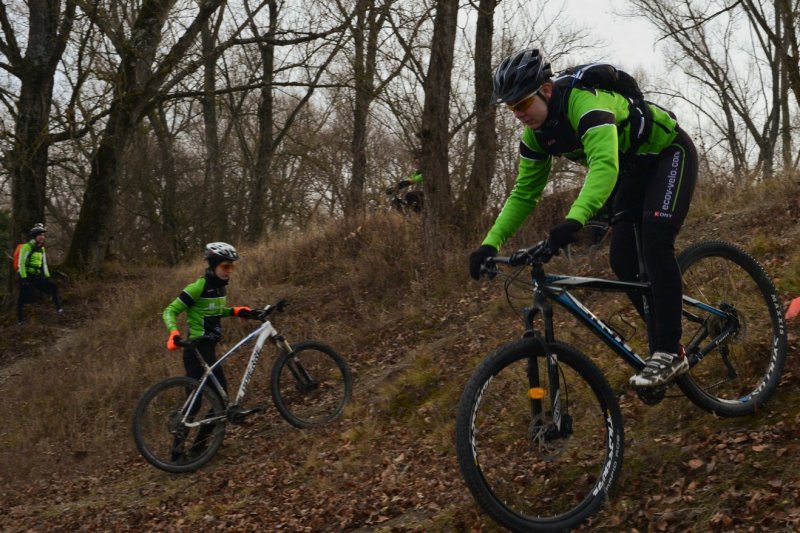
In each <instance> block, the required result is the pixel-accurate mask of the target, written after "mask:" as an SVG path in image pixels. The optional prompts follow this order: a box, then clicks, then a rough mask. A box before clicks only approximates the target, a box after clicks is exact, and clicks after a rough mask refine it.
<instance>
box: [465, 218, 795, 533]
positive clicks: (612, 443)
mask: <svg viewBox="0 0 800 533" xmlns="http://www.w3.org/2000/svg"><path fill="white" fill-rule="evenodd" d="M638 239H639V235H638V229H637V242H640V241H639V240H638ZM638 249H639V250H641V247H639V248H638ZM639 256H640V257H641V252H639ZM550 257H551V254H550V252H549V250H548V249H547V245H546V243H545V242H544V241H543V242H541V243H539V244H537V245H536V246H534V247H532V248H528V249H524V250H520V251H518V252H515V253H514V254H512V255H511V256H510V257H494V258H490V259H488V260H487V261H486V263H485V264H484V269H485V270H484V271H485V272H487V273H488V274H489V276H490V277H493V276H494V275H495V274H498V273H499V272H498V268H497V265H509V266H518V267H519V268H518V269H517V270H516V271H515V272H514V273H512V274H510V275H506V280H507V281H506V291H508V289H509V287H510V286H511V285H512V284H515V283H523V281H522V280H520V279H519V274H520V273H521V272H523V271H524V270H527V269H530V272H531V279H532V291H533V305H532V306H531V307H530V308H529V309H526V314H525V324H526V330H525V333H524V334H523V336H522V338H521V339H519V340H517V341H514V342H512V343H510V344H507V345H505V346H502V347H500V348H499V349H497V350H496V351H495V352H493V353H492V354H490V355H489V356H488V357H487V358H486V359H484V360H483V361H482V363H481V364H480V365H479V366H478V368H477V369H476V370H475V372H474V373H473V375H472V377H471V378H470V380H469V382H468V383H467V385H466V387H465V389H464V391H463V393H462V396H461V400H460V402H459V405H458V414H457V420H456V452H457V455H458V462H459V466H460V469H461V474H462V476H463V478H464V480H465V481H466V483H467V486H468V487H469V489H470V491H471V492H472V495H473V497H474V498H475V500H476V501H477V502H478V503H479V504H480V506H481V507H482V508H483V509H484V510H485V511H486V512H487V513H488V514H489V515H490V516H491V517H492V518H493V519H494V520H496V521H497V522H499V523H500V524H502V525H503V526H505V527H507V528H510V529H512V530H515V531H548V532H550V531H560V530H567V529H571V528H574V527H576V526H577V525H578V524H580V523H581V522H582V521H584V520H585V519H586V518H588V517H589V516H590V515H592V514H593V513H595V512H596V511H597V510H598V509H599V508H600V506H601V505H602V503H603V502H604V500H605V499H606V498H607V497H608V494H609V493H610V492H611V491H612V489H613V488H614V486H615V484H616V482H617V479H618V477H619V474H620V470H621V468H622V460H623V448H624V438H623V424H622V414H621V412H620V408H619V404H618V401H617V396H616V394H615V393H614V391H613V390H612V388H611V386H610V385H609V383H608V381H607V380H606V378H605V376H604V375H603V373H602V372H601V371H600V369H599V368H598V367H597V366H596V365H595V364H594V363H593V362H592V361H591V360H590V359H589V358H588V357H587V356H586V355H584V354H583V353H581V352H580V351H578V350H577V349H575V348H574V347H571V346H569V345H567V344H564V343H562V342H559V341H557V340H556V336H555V332H554V328H553V310H552V306H551V302H555V303H556V304H558V305H560V306H562V307H563V308H564V309H566V310H567V311H569V312H570V313H571V314H572V315H573V316H575V317H576V318H577V319H578V321H579V322H581V323H582V324H583V325H585V326H586V327H587V328H588V329H589V330H590V331H591V332H592V333H594V334H595V335H597V336H598V337H600V339H602V340H603V341H604V342H605V344H607V345H608V346H609V347H610V348H611V349H612V350H613V351H614V352H616V353H617V354H618V355H619V356H620V357H622V359H623V360H625V362H627V363H628V364H629V365H630V366H631V367H632V368H633V369H634V370H635V371H639V370H640V369H641V368H642V367H643V366H644V364H645V363H644V360H643V359H642V357H640V356H639V355H638V354H637V353H636V352H635V351H634V350H633V349H632V348H631V347H630V346H628V344H627V343H626V342H625V340H623V339H622V337H621V336H620V335H619V334H618V333H617V332H616V331H615V330H614V329H613V328H611V327H609V326H608V325H606V324H605V323H604V322H603V321H602V320H600V319H599V318H598V317H597V316H595V315H594V314H593V313H592V312H591V311H590V310H589V309H587V308H586V307H585V306H584V305H583V304H582V303H581V302H579V301H578V300H577V299H576V298H575V297H574V296H573V295H572V294H570V290H571V289H578V288H580V289H589V290H599V291H620V292H624V291H628V292H630V291H634V292H638V293H640V294H642V296H643V297H644V298H645V311H646V312H645V321H646V322H647V323H648V325H649V322H650V316H649V312H647V309H648V308H647V304H646V302H647V299H648V298H649V294H650V284H649V283H647V282H646V281H641V282H634V283H626V282H622V281H611V280H605V279H596V278H582V277H571V276H561V275H549V274H546V273H545V270H544V264H545V263H546V262H547V261H548V260H549V259H550ZM678 262H679V265H680V268H681V271H682V276H683V284H684V291H685V293H684V295H683V332H684V336H683V339H682V341H681V342H682V343H683V344H684V347H685V350H686V355H687V357H688V358H689V363H690V369H689V371H688V372H687V373H686V374H683V375H682V376H679V377H678V378H677V379H676V383H677V385H678V386H679V387H680V389H681V390H682V391H683V393H684V394H685V395H686V396H687V397H688V398H689V399H691V401H692V402H694V403H695V404H696V405H698V406H699V407H701V408H702V409H705V410H707V411H709V412H712V413H714V414H716V415H719V416H726V417H733V416H743V415H748V414H751V413H754V412H756V411H757V410H758V409H759V407H760V406H761V405H762V404H763V403H764V402H765V401H767V399H768V398H769V397H770V396H771V395H772V393H773V392H774V391H775V388H776V387H777V385H778V382H779V380H780V377H781V373H782V371H783V367H784V363H785V359H786V342H787V341H786V323H785V321H784V317H783V313H782V305H781V302H780V299H779V297H778V294H777V292H776V290H775V287H774V286H773V284H772V281H771V280H770V278H769V276H768V275H767V274H766V272H765V271H764V269H763V268H762V267H761V265H759V263H758V262H757V261H756V260H755V259H753V258H752V257H751V256H750V255H748V254H747V253H746V252H745V251H743V250H742V249H740V248H738V247H736V246H734V245H731V244H728V243H725V242H721V241H706V242H701V243H698V244H695V245H693V246H691V247H689V248H688V249H686V250H684V251H683V252H682V253H681V254H680V255H679V257H678ZM639 264H640V271H642V272H643V271H644V268H643V266H642V265H643V263H642V261H641V259H640V262H639ZM640 279H644V276H643V275H642V277H641V278H640ZM525 285H526V286H530V285H528V283H525ZM537 317H541V318H542V321H543V331H539V330H536V329H534V319H535V318H537ZM648 330H649V331H650V330H651V328H648ZM668 386H669V385H665V386H660V387H651V388H639V389H636V392H637V394H638V395H639V397H640V398H641V399H642V400H643V401H644V402H645V403H647V404H650V405H653V404H656V403H658V402H659V401H661V400H662V399H663V398H664V396H665V393H666V390H667V388H668Z"/></svg>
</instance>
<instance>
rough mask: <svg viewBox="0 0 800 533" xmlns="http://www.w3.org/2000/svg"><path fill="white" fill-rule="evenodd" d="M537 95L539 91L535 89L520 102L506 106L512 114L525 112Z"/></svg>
mask: <svg viewBox="0 0 800 533" xmlns="http://www.w3.org/2000/svg"><path fill="white" fill-rule="evenodd" d="M538 94H539V89H536V90H535V91H534V92H532V93H531V94H529V95H528V96H526V97H525V98H523V99H522V100H518V101H517V102H516V103H514V104H506V107H508V108H509V109H510V110H511V111H512V112H514V113H516V112H517V111H525V110H527V109H528V108H529V107H530V106H531V104H532V103H533V99H534V98H536V96H537V95H538Z"/></svg>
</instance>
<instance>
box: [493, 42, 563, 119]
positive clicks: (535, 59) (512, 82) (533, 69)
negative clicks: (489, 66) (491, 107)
mask: <svg viewBox="0 0 800 533" xmlns="http://www.w3.org/2000/svg"><path fill="white" fill-rule="evenodd" d="M552 76H553V70H552V69H551V68H550V62H549V61H547V59H545V57H544V56H543V55H542V54H541V53H540V52H539V50H538V49H536V48H528V49H526V50H520V51H519V52H514V53H513V54H511V55H510V56H508V57H507V58H505V59H504V60H503V62H502V63H500V65H498V66H497V69H496V70H495V71H494V92H493V94H492V104H495V105H497V104H501V103H503V102H506V103H509V102H516V101H517V100H519V99H521V98H523V97H525V96H528V95H529V94H531V93H533V92H534V91H536V90H537V89H538V88H539V87H540V86H541V85H542V83H544V82H545V81H547V80H549V79H550V78H551V77H552Z"/></svg>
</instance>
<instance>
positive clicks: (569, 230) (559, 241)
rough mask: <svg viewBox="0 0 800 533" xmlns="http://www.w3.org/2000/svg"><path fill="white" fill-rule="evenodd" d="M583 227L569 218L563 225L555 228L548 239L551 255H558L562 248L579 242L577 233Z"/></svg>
mask: <svg viewBox="0 0 800 533" xmlns="http://www.w3.org/2000/svg"><path fill="white" fill-rule="evenodd" d="M582 227H583V224H581V223H580V222H578V221H577V220H572V219H571V218H567V219H565V220H564V222H562V223H561V224H558V225H557V226H554V227H553V229H551V230H550V235H549V236H548V237H547V247H548V248H550V253H552V254H553V255H558V254H559V251H560V250H561V249H562V248H566V247H567V246H569V245H570V244H572V243H573V242H575V241H577V240H578V236H577V233H578V232H579V231H580V229H581V228H582Z"/></svg>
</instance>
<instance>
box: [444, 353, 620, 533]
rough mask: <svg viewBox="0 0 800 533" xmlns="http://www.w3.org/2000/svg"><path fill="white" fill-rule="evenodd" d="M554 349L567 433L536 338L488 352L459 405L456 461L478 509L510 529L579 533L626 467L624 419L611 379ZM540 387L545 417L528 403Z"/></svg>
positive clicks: (573, 355) (574, 356) (585, 361)
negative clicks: (557, 418)
mask: <svg viewBox="0 0 800 533" xmlns="http://www.w3.org/2000/svg"><path fill="white" fill-rule="evenodd" d="M550 350H552V352H553V353H554V354H555V356H556V357H557V359H558V369H559V374H560V375H559V391H560V392H559V394H560V400H561V407H560V414H561V419H562V426H561V429H556V428H555V427H554V424H553V411H554V409H553V406H552V405H551V402H550V400H549V393H550V388H551V387H550V386H549V384H548V383H547V365H546V355H545V353H544V349H543V345H542V343H541V342H540V341H539V340H538V339H533V338H526V339H521V340H519V341H516V342H513V343H511V344H508V345H506V346H503V347H501V348H500V349H498V350H497V351H495V352H494V353H492V354H491V355H490V356H489V357H488V358H486V359H485V360H484V361H483V362H482V363H481V365H480V366H479V367H478V368H477V369H476V370H475V372H474V373H473V375H472V377H471V378H470V380H469V382H468V383H467V385H466V387H465V389H464V392H463V394H462V395H461V400H460V402H459V404H458V415H457V419H456V453H457V455H458V463H459V466H460V468H461V474H462V476H463V478H464V481H465V482H466V483H467V486H468V487H469V490H470V491H471V492H472V495H473V497H474V498H475V500H476V501H477V502H478V503H479V504H480V506H481V507H482V508H483V509H484V510H485V511H486V512H487V513H488V514H489V515H490V516H491V517H492V518H493V519H494V520H496V521H497V522H499V523H500V524H502V525H503V526H505V527H507V528H510V529H512V530H514V531H548V532H551V531H560V530H565V529H571V528H574V527H576V526H577V525H578V524H580V523H581V522H582V521H584V520H586V518H588V517H589V516H590V515H591V514H593V513H595V512H596V511H597V510H598V509H599V508H600V506H601V505H602V504H603V502H604V501H605V499H606V498H607V496H608V493H609V492H610V491H611V490H612V489H613V488H614V486H615V484H616V482H617V479H618V477H619V473H620V470H621V468H622V458H623V446H624V439H623V426H622V414H621V412H620V409H619V404H618V403H617V399H616V397H615V396H614V393H613V391H612V390H611V387H610V386H609V384H608V381H606V379H605V377H604V376H603V374H602V373H601V372H600V370H599V369H598V368H597V366H595V365H594V363H592V362H591V361H590V360H589V359H588V358H587V357H586V356H585V355H583V354H582V353H580V352H578V351H577V350H575V349H574V348H572V347H569V346H567V345H564V344H560V343H555V344H552V345H550ZM529 364H532V365H533V367H531V370H529ZM537 374H538V378H537V377H536V375H537ZM532 375H533V377H532ZM531 381H533V382H534V383H533V384H532V383H531ZM536 382H538V383H539V387H540V388H543V389H544V392H545V394H544V398H543V399H542V400H541V402H542V406H541V407H542V408H541V410H540V411H539V412H540V413H541V414H535V412H536V411H537V410H536V409H534V408H533V404H534V402H533V401H532V400H531V399H530V398H529V394H533V391H534V386H535V383H536ZM529 391H530V392H529ZM548 430H549V431H548Z"/></svg>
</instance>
